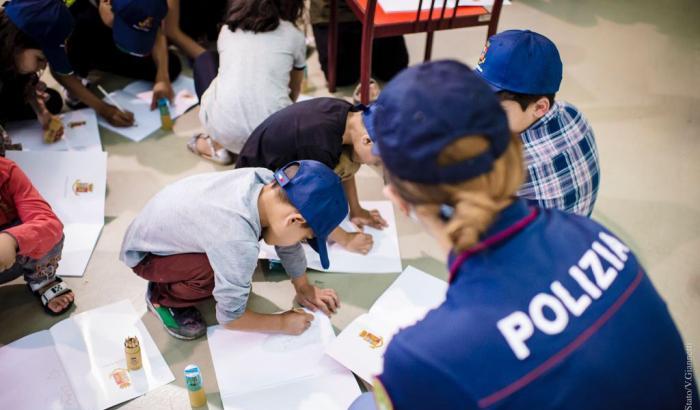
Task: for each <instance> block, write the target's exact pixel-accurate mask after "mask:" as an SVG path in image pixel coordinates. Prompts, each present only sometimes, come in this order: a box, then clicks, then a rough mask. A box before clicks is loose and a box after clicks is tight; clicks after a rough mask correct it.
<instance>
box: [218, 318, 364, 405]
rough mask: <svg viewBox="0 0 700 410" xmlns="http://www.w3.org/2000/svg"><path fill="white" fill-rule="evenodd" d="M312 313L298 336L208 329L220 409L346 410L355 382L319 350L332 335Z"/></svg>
mask: <svg viewBox="0 0 700 410" xmlns="http://www.w3.org/2000/svg"><path fill="white" fill-rule="evenodd" d="M314 316H315V319H314V321H313V322H312V326H311V327H310V328H309V329H308V330H307V331H306V332H304V333H303V334H301V335H299V336H288V335H269V334H262V333H252V332H239V331H233V330H228V329H225V328H223V327H221V326H212V327H210V328H209V329H207V339H208V343H209V349H210V351H211V355H212V361H213V363H214V370H215V372H216V380H217V381H218V384H219V391H220V393H221V400H222V402H223V404H224V408H225V409H237V410H264V409H279V408H285V409H312V408H317V409H318V408H324V409H326V408H328V409H334V408H338V409H346V408H347V407H348V406H349V404H350V403H352V401H353V400H354V399H355V398H356V397H357V396H358V395H359V394H360V390H359V387H358V386H357V383H356V382H355V379H354V378H353V377H352V374H351V373H350V372H348V371H347V370H345V369H343V368H342V367H341V366H340V365H338V364H337V363H336V362H334V361H333V360H331V359H329V358H328V357H326V356H325V355H324V350H325V348H326V346H328V344H329V343H330V342H331V341H332V340H333V339H334V338H335V334H334V333H333V328H332V326H331V324H330V321H329V319H328V317H326V316H325V315H323V314H322V313H319V312H317V313H315V314H314ZM313 406H316V407H313Z"/></svg>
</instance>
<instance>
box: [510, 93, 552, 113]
mask: <svg viewBox="0 0 700 410" xmlns="http://www.w3.org/2000/svg"><path fill="white" fill-rule="evenodd" d="M555 95H556V94H520V93H514V92H512V91H505V90H504V91H499V92H498V96H499V97H500V98H501V101H515V102H516V103H518V105H520V108H522V110H523V111H525V110H527V107H529V106H530V104H533V103H536V102H537V101H539V100H540V98H546V99H547V100H548V101H549V106H550V107H551V106H553V105H554V96H555Z"/></svg>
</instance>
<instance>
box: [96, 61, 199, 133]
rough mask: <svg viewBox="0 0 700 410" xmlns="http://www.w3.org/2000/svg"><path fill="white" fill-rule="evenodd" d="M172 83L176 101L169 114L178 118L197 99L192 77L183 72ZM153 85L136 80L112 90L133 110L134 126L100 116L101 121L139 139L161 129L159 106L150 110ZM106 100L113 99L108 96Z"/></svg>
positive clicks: (117, 100) (113, 129)
mask: <svg viewBox="0 0 700 410" xmlns="http://www.w3.org/2000/svg"><path fill="white" fill-rule="evenodd" d="M172 85H173V91H174V92H175V101H174V102H173V103H172V104H171V105H170V116H171V117H172V119H175V118H177V117H179V116H180V115H182V114H184V113H185V112H186V111H187V110H188V109H190V108H191V107H192V106H194V105H196V104H197V102H198V100H197V95H196V93H195V90H194V80H193V79H192V78H190V77H185V76H183V75H181V76H179V77H178V78H177V80H176V81H174V82H173V83H172ZM152 88H153V83H151V82H148V81H134V82H133V83H131V84H129V85H127V86H126V87H124V89H122V90H117V91H114V92H111V93H109V95H110V96H111V97H112V98H113V99H114V100H115V101H116V102H117V103H118V104H119V106H121V107H122V108H123V109H125V110H127V111H131V112H132V113H134V119H135V121H136V124H135V125H133V126H131V127H114V126H112V125H110V124H109V123H108V122H107V120H105V119H104V118H100V119H99V123H100V125H101V126H102V127H104V128H107V129H108V130H111V131H114V132H116V133H117V134H120V135H122V136H124V137H126V138H128V139H130V140H132V141H137V142H138V141H141V140H142V139H144V138H146V137H147V136H149V135H151V134H152V133H154V132H155V131H157V130H158V129H160V126H161V122H160V112H159V111H158V109H155V110H153V111H151V98H152V97H153V91H152ZM104 101H105V102H107V103H110V101H109V99H107V98H105V99H104ZM110 104H111V103H110Z"/></svg>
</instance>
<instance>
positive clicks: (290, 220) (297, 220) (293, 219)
mask: <svg viewBox="0 0 700 410" xmlns="http://www.w3.org/2000/svg"><path fill="white" fill-rule="evenodd" d="M304 223H306V219H304V217H303V216H302V214H300V213H299V212H294V213H291V214H289V215H288V216H287V218H286V219H285V221H284V225H285V226H293V225H301V224H304Z"/></svg>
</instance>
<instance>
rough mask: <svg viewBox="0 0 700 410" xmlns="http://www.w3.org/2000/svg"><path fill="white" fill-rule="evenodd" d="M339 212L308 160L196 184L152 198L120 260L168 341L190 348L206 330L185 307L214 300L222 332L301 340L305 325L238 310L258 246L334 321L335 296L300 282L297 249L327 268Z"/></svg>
mask: <svg viewBox="0 0 700 410" xmlns="http://www.w3.org/2000/svg"><path fill="white" fill-rule="evenodd" d="M347 213H348V206H347V200H346V198H345V194H344V193H343V188H342V185H341V182H340V178H339V177H338V176H336V175H335V174H334V173H333V171H332V170H330V169H329V168H328V167H326V166H325V165H323V164H321V163H319V162H316V161H296V162H292V163H290V164H288V165H286V166H284V167H282V168H281V169H279V170H278V171H277V172H275V173H274V174H273V173H272V171H269V170H267V169H262V168H248V169H240V170H238V169H237V170H233V171H227V172H218V173H211V174H201V175H195V176H192V177H189V178H185V179H183V180H181V181H178V182H175V183H174V184H171V185H169V186H167V187H166V188H165V189H163V190H162V191H161V192H159V193H158V194H156V196H155V197H153V198H152V199H151V200H150V201H149V202H148V204H146V206H145V207H144V209H143V210H142V211H141V213H140V214H139V215H138V216H137V217H136V219H135V220H134V221H133V222H132V224H131V226H129V229H128V230H127V232H126V235H125V237H124V242H123V244H122V249H121V254H120V259H121V260H122V261H123V262H124V263H126V264H127V265H128V266H129V267H130V268H132V269H133V270H134V272H135V273H136V274H138V275H139V276H141V277H143V278H144V279H147V280H148V281H149V288H148V289H149V292H148V294H147V297H146V301H147V303H148V307H149V309H150V310H151V311H153V312H154V313H155V314H156V315H157V316H158V317H159V318H160V320H161V321H162V322H163V324H164V326H165V327H166V329H167V330H168V332H169V333H170V334H172V335H173V336H175V337H177V338H180V339H188V340H189V339H195V338H197V337H199V336H201V335H203V334H204V332H205V331H206V324H205V323H204V321H203V319H202V317H201V315H200V313H199V311H198V310H197V309H196V308H195V307H194V305H195V304H196V303H197V302H199V301H201V300H203V299H206V298H209V297H211V296H212V295H213V296H214V299H215V300H216V318H217V320H218V321H219V323H221V324H222V325H224V326H226V327H227V328H230V329H236V330H251V331H266V332H281V333H288V334H299V333H302V332H303V331H304V330H306V328H308V326H309V325H310V323H311V322H310V321H311V320H313V316H312V315H309V314H306V313H297V312H294V311H290V312H286V313H284V314H281V315H266V314H259V313H255V312H252V311H250V310H246V303H247V300H248V295H249V293H250V287H251V278H252V275H253V271H254V270H255V267H256V265H257V260H258V252H259V245H258V241H259V240H260V239H261V238H262V239H264V240H265V242H267V243H269V244H271V245H275V246H276V248H277V253H278V255H279V256H280V259H281V260H282V265H283V266H284V268H285V270H286V271H287V273H288V274H289V275H290V276H291V278H292V283H293V284H294V288H295V290H296V292H297V296H296V300H297V301H298V302H299V303H300V304H301V305H302V306H305V307H307V308H309V309H311V310H316V309H321V310H322V311H324V312H325V313H327V314H330V313H331V312H335V310H336V309H337V307H338V305H339V300H338V297H337V295H336V293H335V291H333V290H332V289H319V288H317V287H315V286H313V285H311V284H309V282H308V279H307V277H306V274H305V271H306V258H305V256H304V252H303V250H302V247H301V244H300V242H301V241H303V240H308V242H309V244H310V245H311V246H312V247H313V248H314V249H316V250H317V252H319V254H320V255H321V260H322V262H323V263H324V267H327V266H328V254H327V250H326V238H327V236H328V234H329V233H330V232H331V231H332V230H333V229H335V228H336V227H337V226H338V224H339V223H340V222H341V221H342V220H343V218H344V217H345V215H346V214H347Z"/></svg>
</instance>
